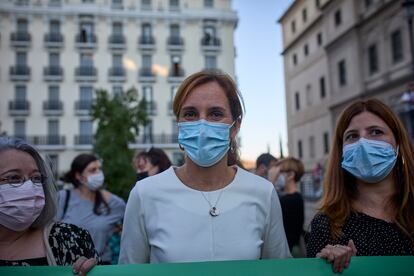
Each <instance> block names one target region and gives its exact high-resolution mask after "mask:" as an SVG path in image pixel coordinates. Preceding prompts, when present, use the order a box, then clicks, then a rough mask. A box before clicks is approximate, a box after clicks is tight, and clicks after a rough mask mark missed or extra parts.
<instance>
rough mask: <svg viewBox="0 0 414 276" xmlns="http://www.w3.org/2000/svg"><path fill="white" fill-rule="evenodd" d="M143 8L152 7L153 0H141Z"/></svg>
mask: <svg viewBox="0 0 414 276" xmlns="http://www.w3.org/2000/svg"><path fill="white" fill-rule="evenodd" d="M141 8H142V9H150V8H151V0H141Z"/></svg>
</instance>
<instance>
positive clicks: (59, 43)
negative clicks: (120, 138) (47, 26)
mask: <svg viewBox="0 0 414 276" xmlns="http://www.w3.org/2000/svg"><path fill="white" fill-rule="evenodd" d="M63 42H64V40H63V35H61V34H58V33H49V34H45V37H44V43H45V47H46V48H62V47H63Z"/></svg>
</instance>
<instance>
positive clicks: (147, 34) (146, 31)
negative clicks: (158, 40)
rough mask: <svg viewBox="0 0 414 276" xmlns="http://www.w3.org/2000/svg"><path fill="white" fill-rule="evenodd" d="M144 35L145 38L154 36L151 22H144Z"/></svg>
mask: <svg viewBox="0 0 414 276" xmlns="http://www.w3.org/2000/svg"><path fill="white" fill-rule="evenodd" d="M142 36H143V37H145V38H150V37H151V36H152V27H151V24H149V23H144V24H142Z"/></svg>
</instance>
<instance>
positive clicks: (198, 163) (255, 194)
mask: <svg viewBox="0 0 414 276" xmlns="http://www.w3.org/2000/svg"><path fill="white" fill-rule="evenodd" d="M242 107H243V105H242V101H241V98H240V94H239V92H238V91H237V88H236V85H235V83H234V81H233V80H232V79H231V78H230V77H229V76H228V75H226V74H224V73H221V72H219V71H201V72H198V73H195V74H193V75H191V76H189V77H187V78H186V79H185V80H184V81H183V82H182V84H181V85H180V87H179V89H178V91H177V94H176V96H175V99H174V104H173V110H174V114H175V116H176V119H177V122H178V143H179V145H180V148H181V149H183V150H184V151H185V153H186V155H185V162H184V164H183V165H182V166H180V167H170V168H169V169H167V170H165V171H164V172H162V173H160V174H157V175H154V176H152V177H148V178H146V179H144V180H142V181H140V182H139V183H138V184H137V185H135V187H134V188H133V190H132V191H131V193H130V196H129V200H128V203H127V207H126V213H125V220H124V228H123V232H122V238H121V252H120V257H119V263H121V264H128V263H171V262H193V261H213V260H240V259H267V258H287V257H291V254H290V252H289V247H288V244H287V241H286V235H285V232H284V229H283V219H282V213H281V208H280V203H279V199H278V197H277V194H276V191H275V190H274V188H273V185H272V184H271V183H270V182H268V181H267V180H265V179H263V178H261V177H258V176H256V175H254V174H251V173H249V172H247V171H245V170H243V169H241V168H240V167H238V166H236V165H234V164H236V162H237V159H238V157H237V145H236V135H237V133H238V131H239V128H240V125H241V121H242V117H243V108H242ZM253 184H254V185H253Z"/></svg>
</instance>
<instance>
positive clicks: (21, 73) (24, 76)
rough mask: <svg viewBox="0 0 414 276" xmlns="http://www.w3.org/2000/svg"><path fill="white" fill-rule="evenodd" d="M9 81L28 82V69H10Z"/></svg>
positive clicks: (27, 67)
mask: <svg viewBox="0 0 414 276" xmlns="http://www.w3.org/2000/svg"><path fill="white" fill-rule="evenodd" d="M10 80H11V81H29V80H30V68H29V66H27V65H17V66H11V67H10Z"/></svg>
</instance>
